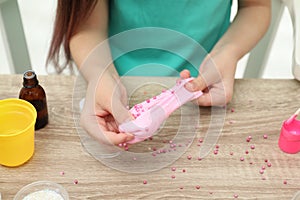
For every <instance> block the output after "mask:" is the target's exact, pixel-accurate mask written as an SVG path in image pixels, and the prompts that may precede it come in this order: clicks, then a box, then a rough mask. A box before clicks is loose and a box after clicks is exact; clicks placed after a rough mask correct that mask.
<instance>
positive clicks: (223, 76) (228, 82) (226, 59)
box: [180, 51, 237, 106]
mask: <svg viewBox="0 0 300 200" xmlns="http://www.w3.org/2000/svg"><path fill="white" fill-rule="evenodd" d="M236 64H237V59H235V58H233V57H232V56H231V55H227V54H226V52H224V51H223V52H222V51H220V52H218V53H214V54H213V55H211V54H209V55H207V56H206V58H205V59H204V61H203V63H202V64H201V66H200V70H199V76H198V77H197V78H195V79H194V80H193V81H192V82H189V83H187V84H186V85H185V87H186V88H187V89H188V90H190V91H197V90H201V91H203V93H204V94H203V95H202V96H201V97H200V98H198V99H197V100H195V101H196V103H197V104H198V105H200V106H224V105H226V104H227V103H229V101H230V100H231V98H232V95H233V85H234V75H235V68H236ZM180 76H181V78H188V77H190V72H189V71H188V70H183V71H182V72H181V73H180Z"/></svg>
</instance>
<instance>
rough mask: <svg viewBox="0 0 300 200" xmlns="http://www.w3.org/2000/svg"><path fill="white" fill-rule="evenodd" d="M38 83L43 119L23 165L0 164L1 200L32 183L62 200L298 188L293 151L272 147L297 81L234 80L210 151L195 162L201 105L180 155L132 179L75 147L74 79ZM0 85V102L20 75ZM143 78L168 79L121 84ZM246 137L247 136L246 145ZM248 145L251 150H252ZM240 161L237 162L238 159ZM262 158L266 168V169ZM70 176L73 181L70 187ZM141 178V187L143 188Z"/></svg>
mask: <svg viewBox="0 0 300 200" xmlns="http://www.w3.org/2000/svg"><path fill="white" fill-rule="evenodd" d="M38 78H39V80H40V83H41V85H42V86H43V87H44V88H45V90H46V93H47V98H48V109H49V116H50V119H49V120H50V122H49V124H48V125H47V127H45V128H44V129H41V130H39V131H36V139H35V145H36V149H35V154H34V156H33V157H32V159H31V160H29V161H28V162H27V163H26V164H24V165H22V166H20V167H16V168H8V167H4V166H0V192H1V194H2V199H3V200H6V199H7V200H9V199H13V197H14V195H15V194H16V193H17V192H18V191H19V190H20V189H21V188H22V187H23V186H25V185H27V184H29V183H31V182H34V181H39V180H49V181H54V182H57V183H59V184H61V185H62V186H63V187H65V188H66V190H67V191H68V193H69V195H70V199H95V200H96V199H97V200H98V199H234V195H238V199H270V200H271V199H272V200H274V199H278V200H285V199H287V200H289V199H292V197H293V196H294V195H295V194H296V192H297V191H300V154H299V153H298V154H295V155H289V154H286V153H283V152H282V151H281V150H280V149H279V148H278V146H277V141H278V138H279V133H280V128H281V124H282V122H283V121H284V120H285V119H287V118H288V117H290V116H291V115H292V114H293V113H294V112H295V111H296V110H297V108H298V107H299V105H300V104H299V100H300V82H297V81H295V80H261V79H249V80H236V85H235V93H234V97H233V100H232V102H231V103H230V104H229V105H228V106H227V108H226V116H225V123H224V127H223V130H222V135H221V136H220V138H219V140H218V143H217V144H218V146H219V151H218V154H214V150H213V151H212V152H210V154H209V155H208V156H207V157H205V158H203V159H202V160H201V161H199V160H198V159H197V156H198V153H199V148H200V147H199V146H198V144H199V145H201V143H199V142H198V139H199V138H203V137H204V136H205V135H204V134H205V130H206V129H207V126H208V120H209V119H210V109H209V108H201V109H200V113H201V124H200V126H199V127H195V129H196V130H197V138H196V139H195V140H194V141H193V143H192V144H191V146H190V148H188V150H187V152H186V153H185V154H184V155H182V156H181V157H180V158H179V159H178V160H177V161H175V162H174V163H172V164H171V165H169V166H167V167H164V168H163V169H161V170H158V171H154V172H149V173H141V174H132V173H126V172H121V171H118V170H115V169H111V168H110V167H107V166H105V165H103V164H102V163H101V162H99V161H98V160H96V159H95V158H94V157H93V156H91V155H90V154H89V153H87V152H86V150H85V149H84V148H83V146H82V145H81V141H80V138H79V136H78V134H77V131H76V126H75V123H74V119H73V111H72V94H73V89H74V83H75V77H72V76H54V75H53V76H39V77H38ZM0 80H1V84H0V99H4V98H12V97H18V93H19V90H20V88H21V83H22V76H21V75H0ZM151 80H152V81H162V82H163V81H169V83H170V81H171V82H173V79H170V78H158V79H151V78H128V79H127V82H128V83H129V82H131V84H138V83H145V82H146V81H151ZM148 87H149V86H148ZM153 88H156V89H157V87H156V86H155V87H153ZM156 89H153V90H151V87H150V89H149V88H148V89H147V91H144V90H143V87H142V88H140V89H139V90H137V91H136V94H135V100H136V101H142V100H144V99H145V98H146V96H147V95H150V96H151V95H154V94H155V93H156V92H157V90H156ZM139 92H140V93H139ZM141 94H144V95H141ZM133 99H134V98H133ZM232 109H233V110H234V112H232V111H233V110H232ZM170 123H171V126H169V127H172V123H174V124H173V126H176V123H177V121H176V120H174V121H171V122H170ZM264 134H267V135H268V138H267V139H264V138H263V135H264ZM249 135H251V136H252V139H251V141H250V142H246V139H247V137H248V136H249ZM162 137H165V136H162ZM163 142H164V141H162V140H161V138H160V136H159V135H157V136H155V137H154V138H153V140H152V141H146V142H144V143H142V144H139V145H137V146H136V147H135V146H134V147H132V149H133V150H138V149H143V148H145V149H147V147H149V146H150V144H153V143H157V144H159V143H163ZM167 142H168V141H167ZM250 145H255V149H254V150H252V149H251V148H250ZM133 150H132V151H133ZM246 151H248V152H249V153H248V154H246ZM166 154H167V153H166ZM189 155H191V156H192V158H191V159H190V160H189V159H187V156H189ZM241 157H244V161H240V158H241ZM266 159H267V160H268V162H270V163H271V165H272V166H271V167H268V166H267V163H266V162H265V160H266ZM131 162H134V160H133V161H131ZM262 166H265V167H266V169H265V170H264V174H260V173H259V171H260V170H261V168H262ZM172 167H175V168H176V171H172V169H171V168H172ZM183 170H185V172H183ZM61 172H64V175H61ZM172 176H173V178H172ZM75 179H76V180H78V184H74V180H75ZM144 180H147V184H143V181H144ZM285 181H286V183H287V184H284V182H285ZM197 186H200V189H197V188H196V187H197Z"/></svg>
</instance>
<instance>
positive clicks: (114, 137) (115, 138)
mask: <svg viewBox="0 0 300 200" xmlns="http://www.w3.org/2000/svg"><path fill="white" fill-rule="evenodd" d="M105 134H106V136H107V139H108V140H109V141H110V142H111V143H112V144H114V145H118V144H123V143H126V142H129V141H131V140H133V139H134V136H133V135H128V134H126V133H118V134H116V133H115V132H111V131H108V132H105Z"/></svg>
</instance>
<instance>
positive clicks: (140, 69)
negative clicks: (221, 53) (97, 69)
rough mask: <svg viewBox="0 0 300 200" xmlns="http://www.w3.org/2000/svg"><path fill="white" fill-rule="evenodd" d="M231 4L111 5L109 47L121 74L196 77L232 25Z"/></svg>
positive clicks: (135, 1)
mask: <svg viewBox="0 0 300 200" xmlns="http://www.w3.org/2000/svg"><path fill="white" fill-rule="evenodd" d="M231 3H232V0H110V4H109V13H110V16H109V36H110V48H111V52H112V56H113V60H114V64H115V66H116V69H117V71H118V73H119V74H120V75H121V76H122V75H130V76H178V74H179V72H180V71H182V70H183V69H189V70H190V71H191V73H192V76H197V74H198V68H199V66H200V64H201V62H202V61H203V59H204V57H205V55H206V54H207V52H210V51H211V49H212V48H213V46H214V45H215V44H216V42H217V41H218V40H219V39H220V37H221V36H222V35H223V34H224V33H225V31H226V30H227V29H228V26H229V24H230V11H231Z"/></svg>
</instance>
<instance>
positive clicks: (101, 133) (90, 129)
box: [80, 113, 134, 145]
mask: <svg viewBox="0 0 300 200" xmlns="http://www.w3.org/2000/svg"><path fill="white" fill-rule="evenodd" d="M99 120H101V119H100V118H99V117H97V116H95V115H89V114H88V113H82V115H81V116H80V125H81V126H82V127H83V128H84V130H85V131H86V132H87V133H88V134H89V135H90V136H92V137H93V138H94V139H96V140H97V141H98V142H99V143H102V144H109V145H115V144H119V143H117V142H119V141H121V142H126V141H130V140H132V139H134V136H133V135H132V134H130V133H122V134H120V133H116V132H113V131H109V130H108V127H105V126H104V125H102V124H105V122H99ZM112 133H114V134H115V135H118V136H116V137H113V134H112Z"/></svg>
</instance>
